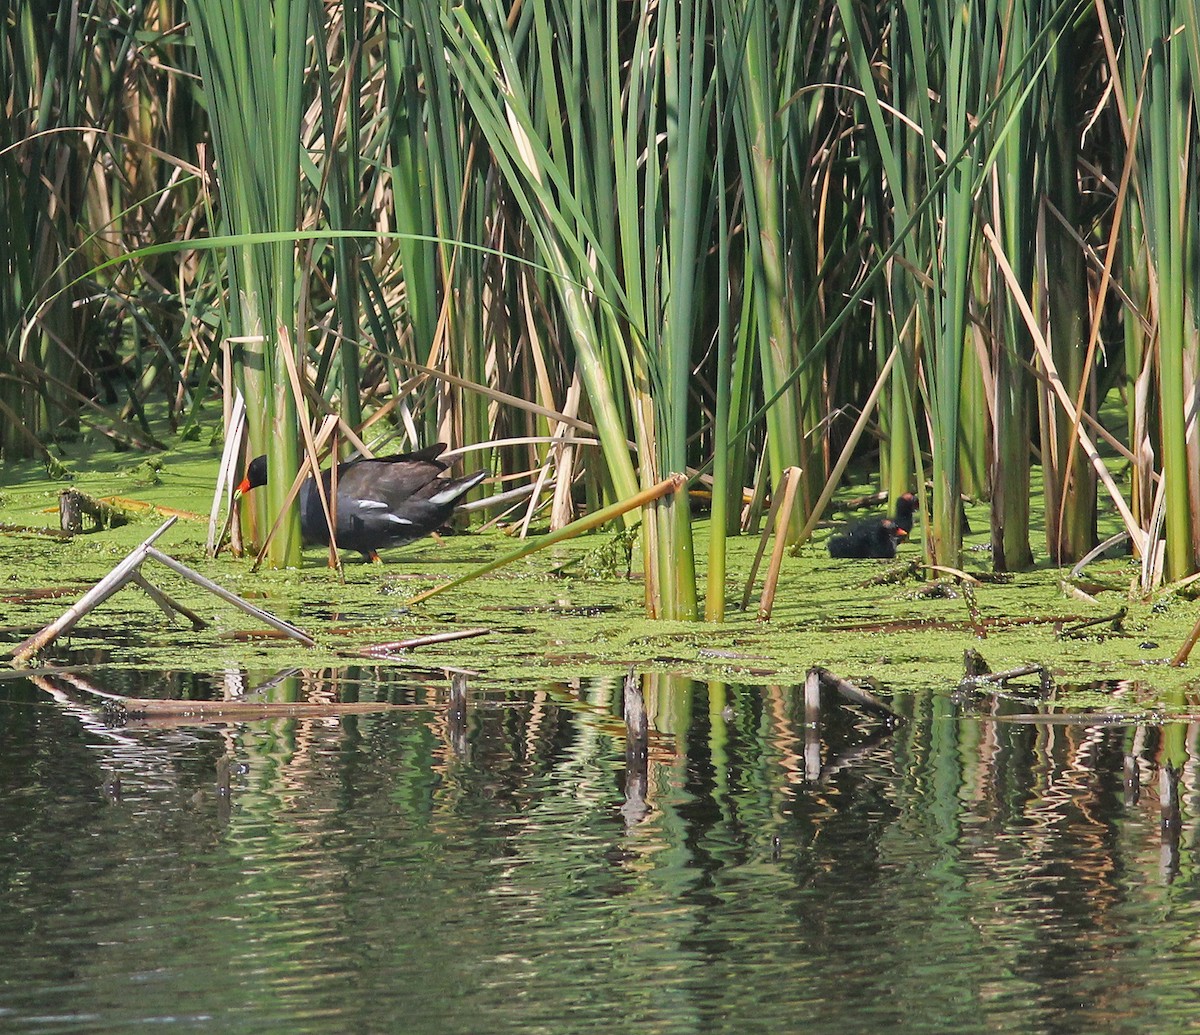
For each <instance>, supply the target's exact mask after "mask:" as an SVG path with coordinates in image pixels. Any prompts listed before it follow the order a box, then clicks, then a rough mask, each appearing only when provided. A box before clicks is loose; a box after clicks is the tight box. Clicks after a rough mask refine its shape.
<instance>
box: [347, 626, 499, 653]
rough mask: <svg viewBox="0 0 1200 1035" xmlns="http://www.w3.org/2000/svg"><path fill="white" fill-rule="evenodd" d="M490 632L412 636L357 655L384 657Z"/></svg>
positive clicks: (481, 630) (369, 648) (472, 631)
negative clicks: (401, 651)
mask: <svg viewBox="0 0 1200 1035" xmlns="http://www.w3.org/2000/svg"><path fill="white" fill-rule="evenodd" d="M491 632H492V630H491V629H457V630H455V631H454V632H444V633H430V634H429V635H428V636H414V637H413V638H412V639H410V640H394V641H392V642H391V643H373V644H371V646H369V647H364V648H363V649H362V650H361V651H360V652H359V653H360V654H363V655H365V656H366V657H368V658H374V657H386V656H387V655H388V654H391V653H393V652H394V651H400V650H412V649H413V648H414V647H428V646H429V645H431V644H434V643H450V642H451V641H452V640H469V639H471V637H473V636H490V635H491Z"/></svg>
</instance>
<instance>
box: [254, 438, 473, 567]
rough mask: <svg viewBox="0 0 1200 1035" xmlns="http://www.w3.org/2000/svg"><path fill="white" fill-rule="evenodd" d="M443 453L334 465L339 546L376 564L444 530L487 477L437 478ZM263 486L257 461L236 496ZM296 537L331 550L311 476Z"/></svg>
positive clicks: (437, 449)
mask: <svg viewBox="0 0 1200 1035" xmlns="http://www.w3.org/2000/svg"><path fill="white" fill-rule="evenodd" d="M445 448H446V446H445V443H442V442H438V443H435V444H434V445H432V446H427V447H426V448H425V449H421V450H418V451H417V452H415V453H397V454H395V455H393V456H383V457H378V458H376V459H367V458H362V459H359V460H348V461H347V462H346V463H344V464H338V469H337V518H336V520H337V544H338V546H339V547H342V548H344V549H347V550H357V551H358V552H359V553H361V554H362V555H363V557H365V558H366V559H367V560H369V561H376V562H377V561H379V552H378V551H380V550H382V549H385V548H386V547H389V546H403V545H404V544H405V543H411V542H412V541H413V540H414V539H420V538H422V537H423V536H427V535H429V533H430V532H433V531H435V530H437V529H438V528H439V527H440V526H441V525H443V524H444V523H445V522H446V520H447V519H448V518H449V517H450V515H451V513H453V511H454V508H455V507H456V506H458V503H459V501H460V500H461V499H462V498H463V497H464V496H465V495H466V494H467V493H468V492H470V491H471V490H472V489H473V488H475V486H476V485H478V484H479V483H480V482H481V481H483V479H484V478H485V477H487V472H486V471H476V472H475V473H474V474H468V475H467V476H466V477H463V478H441V477H439V475H441V474H442V472H443V471H446V470H448V469H449V467H450V465H449V464H447V463H446V462H445V461H444V460H439V459H438V456H439V454H440V453H441V452H442V451H443V450H444V449H445ZM321 479H322V481H323V482H324V483H325V493H326V495H327V496H328V494H329V487H330V480H331V472H329V471H324V472H322V474H321ZM266 484H267V458H266V457H265V456H257V457H255V458H254V459H253V460H251V461H250V466H249V467H248V468H247V469H246V477H245V478H243V479H242V483H241V484H240V485H239V486H238V487H237V491H238V493H239V494H240V493H244V492H248V491H249V490H251V489H254V488H257V487H258V486H259V485H266ZM330 502H331V504H332V502H333V501H330ZM300 531H301V533H302V534H303V536H304V541H305V542H306V543H312V544H323V545H326V546H327V545H328V544H329V523H328V522H327V521H326V520H325V512H324V510H323V509H322V508H321V496H320V494H319V493H318V492H317V483H316V481H315V480H314V479H313V478H312V477H311V476H310V477H309V478H308V480H307V481H306V482H305V483H304V485H303V487H302V488H301V489H300Z"/></svg>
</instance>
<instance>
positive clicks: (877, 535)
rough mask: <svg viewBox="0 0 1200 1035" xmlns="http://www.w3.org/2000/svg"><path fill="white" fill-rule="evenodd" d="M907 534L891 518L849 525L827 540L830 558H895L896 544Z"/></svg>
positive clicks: (872, 519)
mask: <svg viewBox="0 0 1200 1035" xmlns="http://www.w3.org/2000/svg"><path fill="white" fill-rule="evenodd" d="M906 535H908V533H907V532H906V531H904V529H902V528H901V527H900V526H899V525H897V524H896V522H895V521H893V520H892V519H891V518H871V519H870V520H868V521H859V522H857V523H855V524H853V525H851V526H850V527H849V528H848V529H847V530H846V531H845V532H843V533H842V534H841V535H835V536H832V537H831V538H830V540H829V556H830V557H854V558H865V557H884V558H888V557H895V556H896V543H897V541H899V540H901V539H903V538H904V537H905V536H906Z"/></svg>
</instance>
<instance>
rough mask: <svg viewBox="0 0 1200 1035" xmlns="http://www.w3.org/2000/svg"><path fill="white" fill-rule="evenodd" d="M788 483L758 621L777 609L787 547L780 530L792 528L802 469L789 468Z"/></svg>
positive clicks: (767, 618)
mask: <svg viewBox="0 0 1200 1035" xmlns="http://www.w3.org/2000/svg"><path fill="white" fill-rule="evenodd" d="M786 475H787V481H786V482H785V487H784V490H783V505H782V506H781V507H780V508H779V514H778V516H777V517H776V520H775V546H774V549H772V551H771V566H770V567H769V568H768V569H767V578H766V580H765V581H764V582H763V591H762V599H761V600H759V602H758V620H759V621H760V622H766V621H768V620H770V617H771V611H772V609H773V608H774V607H775V587H776V586H778V585H779V569H780V568H781V567H782V566H783V554H784V550H785V549H786V547H787V543H786V542H785V540H786V538H787V537H786V535H780V534H779V530H780V529H783V530H785V531H786V530H787V529H788V528H790V527H791V522H792V508H793V507H794V506H795V504H796V490H797V489H798V488H799V487H800V468H799V467H789V468H788V469H787V471H786Z"/></svg>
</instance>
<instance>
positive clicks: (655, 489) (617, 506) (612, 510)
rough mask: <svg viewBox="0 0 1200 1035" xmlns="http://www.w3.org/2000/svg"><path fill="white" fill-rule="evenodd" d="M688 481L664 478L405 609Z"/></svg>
mask: <svg viewBox="0 0 1200 1035" xmlns="http://www.w3.org/2000/svg"><path fill="white" fill-rule="evenodd" d="M686 480H687V479H686V478H684V476H683V475H682V474H673V475H671V476H669V477H668V478H664V479H663V480H662V481H661V482H659V483H658V484H657V485H653V486H651V487H650V488H649V489H644V490H643V491H641V492H638V493H635V494H634V495H632V496H630V497H629V498H628V499H625V500H621V501H620V502H619V503H614V504H612V506H609V507H605V508H604V509H603V510H598V511H596V513H595V514H588V515H587V516H586V517H582V518H580V519H579V520H578V521H572V522H571V523H570V524H569V525H567V526H565V527H564V528H560V529H559V530H558V531H557V532H551V533H550V534H549V535H547V536H544V537H543V538H541V539H539V540H538V541H537V542H535V543H530V544H528V545H527V546H523V547H521V549H519V550H514V551H513V552H512V553H507V554H505V555H504V556H503V557H500V558H498V559H496V560H494V561H492V562H490V563H489V564H485V565H483V566H482V567H479V568H476V569H475V570H474V571H470V572H468V573H467V574H466V575H460V576H459V577H458V578H457V579H451V580H450V581H449V582H443V583H442V584H441V585H440V586H434V587H433V589H427V590H426V591H425V592H424V593H418V594H417V595H416V596H415V597H412V598H411V599H410V600H406V601H405V606H412V605H413V604H419V603H421V602H422V601H423V600H428V599H429V598H430V597H433V596H437V594H439V593H444V592H445V591H446V590H448V589H454V588H456V587H458V586H461V585H463V584H464V583H466V582H470V581H472V580H473V579H477V578H479V577H480V576H481V575H486V574H488V572H492V571H495V570H496V569H497V568H503V567H504V566H505V565H507V564H512V563H513V562H514V561H519V560H522V559H523V558H525V557H528V556H530V555H531V554H535V553H537V552H538V551H539V550H544V549H545V548H546V547H547V546H553V545H554V544H555V543H561V542H562V541H563V540H564V539H574V538H575V536H577V535H582V534H583V533H584V532H590V531H591V530H592V529H593V528H599V527H600V526H601V525H603V524H607V523H608V522H609V521H611V520H612V519H613V518H616V517H620V516H621V515H622V514H624V513H626V512H628V511H630V510H636V509H637V508H638V507H644V506H645V505H646V504H647V503H653V502H654V501H655V500H657V499H662V497H663V496H666V495H667V494H668V493H672V492H675V491H677V490H678V489H680V488H681V487H682V486H683V484H684V482H685V481H686Z"/></svg>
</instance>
